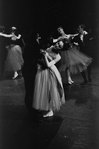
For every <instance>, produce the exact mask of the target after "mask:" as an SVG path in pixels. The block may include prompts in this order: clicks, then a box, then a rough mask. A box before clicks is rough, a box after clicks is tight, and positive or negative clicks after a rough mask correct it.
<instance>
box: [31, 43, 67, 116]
mask: <svg viewBox="0 0 99 149" xmlns="http://www.w3.org/2000/svg"><path fill="white" fill-rule="evenodd" d="M53 48H54V46H51V47H50V48H48V49H47V50H46V51H45V50H41V58H42V59H41V58H40V60H39V62H38V71H37V74H36V78H35V86H34V96H33V108H35V109H37V110H45V111H48V113H47V114H46V115H44V117H49V116H53V111H55V110H59V109H60V106H61V105H62V104H64V103H65V96H64V89H63V85H62V79H61V76H60V73H59V71H58V69H57V68H56V66H55V64H56V63H57V62H58V61H59V60H60V59H61V57H60V55H59V54H58V53H57V54H55V53H53V52H51V51H52V49H53ZM49 51H50V52H49Z"/></svg>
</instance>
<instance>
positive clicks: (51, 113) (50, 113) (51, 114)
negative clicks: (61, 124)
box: [43, 110, 54, 117]
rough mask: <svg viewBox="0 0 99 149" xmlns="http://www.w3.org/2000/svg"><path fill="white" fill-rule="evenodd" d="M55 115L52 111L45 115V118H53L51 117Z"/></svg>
mask: <svg viewBox="0 0 99 149" xmlns="http://www.w3.org/2000/svg"><path fill="white" fill-rule="evenodd" d="M53 115H54V113H53V111H52V110H51V111H49V112H48V113H47V114H45V115H43V117H51V116H53Z"/></svg>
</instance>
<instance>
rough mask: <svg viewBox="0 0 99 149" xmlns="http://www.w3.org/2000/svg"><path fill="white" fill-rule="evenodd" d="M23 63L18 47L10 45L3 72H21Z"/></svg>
mask: <svg viewBox="0 0 99 149" xmlns="http://www.w3.org/2000/svg"><path fill="white" fill-rule="evenodd" d="M23 63H24V60H23V57H22V50H21V47H20V46H19V45H10V46H9V47H8V55H7V59H6V62H5V71H18V70H21V68H22V65H23Z"/></svg>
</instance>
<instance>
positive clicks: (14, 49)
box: [0, 27, 24, 79]
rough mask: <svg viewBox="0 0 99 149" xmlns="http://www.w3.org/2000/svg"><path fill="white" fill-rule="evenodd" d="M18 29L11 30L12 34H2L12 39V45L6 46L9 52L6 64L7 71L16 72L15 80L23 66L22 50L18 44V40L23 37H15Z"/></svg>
mask: <svg viewBox="0 0 99 149" xmlns="http://www.w3.org/2000/svg"><path fill="white" fill-rule="evenodd" d="M15 31H16V27H12V28H11V34H3V33H0V35H1V36H4V37H7V38H9V39H10V45H8V46H6V48H7V50H8V55H7V59H6V62H5V71H14V77H13V78H12V79H15V78H16V77H17V76H18V72H17V71H18V70H21V68H22V65H23V62H24V61H23V57H22V49H21V47H20V46H19V45H18V44H17V40H18V39H20V38H21V35H20V34H19V35H18V36H16V35H15Z"/></svg>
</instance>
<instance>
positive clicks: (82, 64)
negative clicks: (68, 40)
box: [59, 46, 92, 74]
mask: <svg viewBox="0 0 99 149" xmlns="http://www.w3.org/2000/svg"><path fill="white" fill-rule="evenodd" d="M91 62H92V58H91V57H89V56H87V55H85V54H83V53H82V52H80V51H79V50H78V47H77V46H73V47H71V48H69V49H68V50H66V51H61V61H60V66H59V71H60V72H61V71H65V70H66V68H69V70H70V72H71V73H72V74H76V73H80V72H82V71H83V70H86V69H87V67H88V65H90V63H91Z"/></svg>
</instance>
